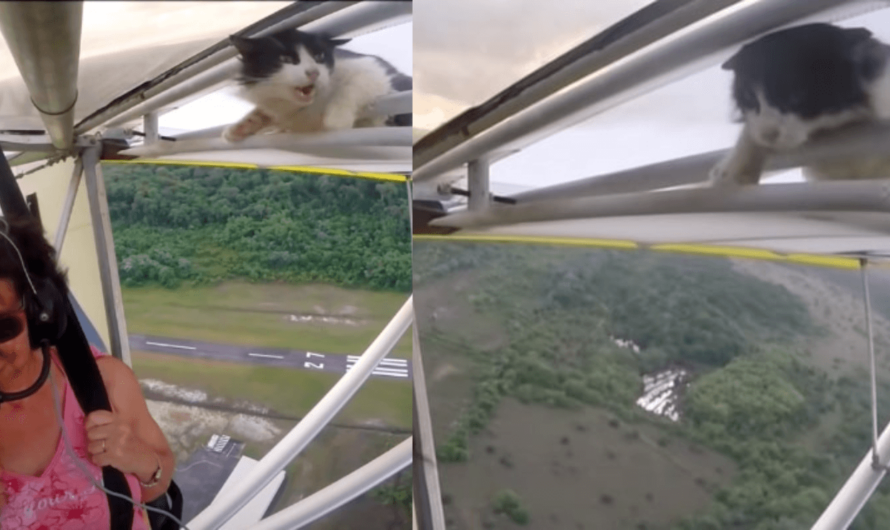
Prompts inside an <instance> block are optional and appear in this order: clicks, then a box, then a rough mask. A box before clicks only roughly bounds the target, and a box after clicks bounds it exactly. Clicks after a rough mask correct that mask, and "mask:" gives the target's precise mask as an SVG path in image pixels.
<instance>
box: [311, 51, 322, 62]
mask: <svg viewBox="0 0 890 530" xmlns="http://www.w3.org/2000/svg"><path fill="white" fill-rule="evenodd" d="M313 58H314V59H315V60H316V61H318V62H322V61H324V52H318V53H316V54H315V55H314V56H313Z"/></svg>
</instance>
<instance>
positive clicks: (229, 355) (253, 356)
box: [130, 335, 412, 381]
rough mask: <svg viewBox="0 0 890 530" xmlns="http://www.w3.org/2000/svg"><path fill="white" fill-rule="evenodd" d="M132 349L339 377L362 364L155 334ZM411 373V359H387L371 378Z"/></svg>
mask: <svg viewBox="0 0 890 530" xmlns="http://www.w3.org/2000/svg"><path fill="white" fill-rule="evenodd" d="M130 349H131V350H138V351H145V352H155V353H166V354H170V355H179V356H182V357H196V358H200V359H213V360H217V361H228V362H235V363H247V364H259V365H263V366H279V367H286V368H297V369H303V370H310V371H317V372H333V373H337V374H345V373H346V372H347V371H349V370H350V369H351V368H352V367H353V365H355V363H356V361H358V356H357V355H350V354H340V353H322V352H312V351H306V350H283V349H276V348H264V347H259V346H239V345H233V344H218V343H213V342H202V341H196V340H187V339H174V338H170V337H158V336H152V335H130ZM411 373H412V372H411V361H410V360H408V359H397V358H390V357H386V358H384V359H383V360H382V361H380V364H378V365H377V367H376V368H375V369H374V371H373V372H372V373H371V375H372V376H374V377H382V378H389V379H406V380H409V381H410V380H411Z"/></svg>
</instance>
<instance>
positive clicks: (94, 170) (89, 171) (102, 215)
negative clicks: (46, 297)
mask: <svg viewBox="0 0 890 530" xmlns="http://www.w3.org/2000/svg"><path fill="white" fill-rule="evenodd" d="M101 153H102V146H101V144H99V142H98V141H95V145H94V146H92V147H88V148H86V149H84V151H83V152H82V153H81V155H80V158H81V159H82V161H83V171H84V175H85V177H86V185H87V197H88V198H89V201H90V217H91V218H92V224H93V236H94V237H95V241H96V253H97V254H98V258H99V274H100V277H101V279H102V295H103V298H104V299H105V314H106V316H107V318H108V335H109V339H110V344H109V345H108V346H109V349H110V350H111V353H112V355H114V356H115V357H117V358H118V359H120V360H122V361H123V362H125V363H126V364H127V366H132V361H131V359H130V341H129V335H128V334H127V319H126V317H125V315H124V302H123V297H122V296H121V284H120V276H119V275H118V270H117V254H115V251H114V236H113V235H112V233H111V216H110V215H109V213H108V196H107V195H106V193H105V179H104V178H103V177H102V169H101V167H100V166H99V159H100V157H101Z"/></svg>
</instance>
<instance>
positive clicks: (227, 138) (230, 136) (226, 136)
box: [222, 125, 247, 144]
mask: <svg viewBox="0 0 890 530" xmlns="http://www.w3.org/2000/svg"><path fill="white" fill-rule="evenodd" d="M246 138H247V135H246V134H244V133H243V131H242V130H241V128H239V127H238V126H237V125H229V126H228V127H226V128H225V129H224V130H223V133H222V139H223V141H224V142H226V143H227V144H237V143H240V142H243V141H244V140H245V139H246Z"/></svg>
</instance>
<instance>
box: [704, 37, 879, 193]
mask: <svg viewBox="0 0 890 530" xmlns="http://www.w3.org/2000/svg"><path fill="white" fill-rule="evenodd" d="M888 58H890V47H888V46H887V45H885V44H883V43H882V42H880V41H879V40H877V39H875V38H874V37H873V36H872V33H871V32H870V31H869V30H867V29H865V28H840V27H838V26H833V25H831V24H807V25H802V26H797V27H792V28H788V29H784V30H779V31H776V32H774V33H770V34H768V35H765V36H763V37H761V38H759V39H757V40H755V41H753V42H751V43H749V44H747V45H745V46H743V47H742V48H741V49H740V50H739V52H738V53H736V54H735V55H734V56H733V57H731V58H730V59H729V60H728V61H726V63H724V64H723V66H722V67H723V69H724V70H730V71H732V72H733V73H734V79H733V85H732V98H733V100H734V102H735V105H736V107H737V109H738V110H739V111H740V112H741V115H742V119H741V121H742V122H743V123H744V127H743V128H742V132H741V135H740V136H739V139H738V142H737V143H736V145H735V146H734V147H733V149H732V150H731V151H730V152H729V154H728V155H727V156H726V158H724V159H723V160H722V161H721V162H720V163H719V164H717V165H716V166H715V167H714V168H713V169H712V170H711V174H710V180H711V183H712V184H714V185H725V184H757V183H758V182H759V181H760V176H761V173H762V172H763V168H764V164H765V161H766V158H767V157H768V156H769V155H770V153H773V152H776V151H785V150H790V149H794V148H797V147H799V146H801V145H803V144H804V143H806V142H807V141H808V140H809V139H810V138H811V137H812V136H813V135H815V134H818V133H820V132H824V131H828V130H833V129H838V128H841V127H844V126H847V125H850V124H853V123H859V122H864V121H874V120H883V119H888V118H890V68H887V65H888ZM804 176H805V177H806V178H807V179H808V180H842V179H867V178H890V160H888V159H886V158H879V157H874V158H867V159H866V158H864V159H857V160H850V161H843V162H834V163H830V164H819V165H818V166H812V167H807V168H804Z"/></svg>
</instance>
